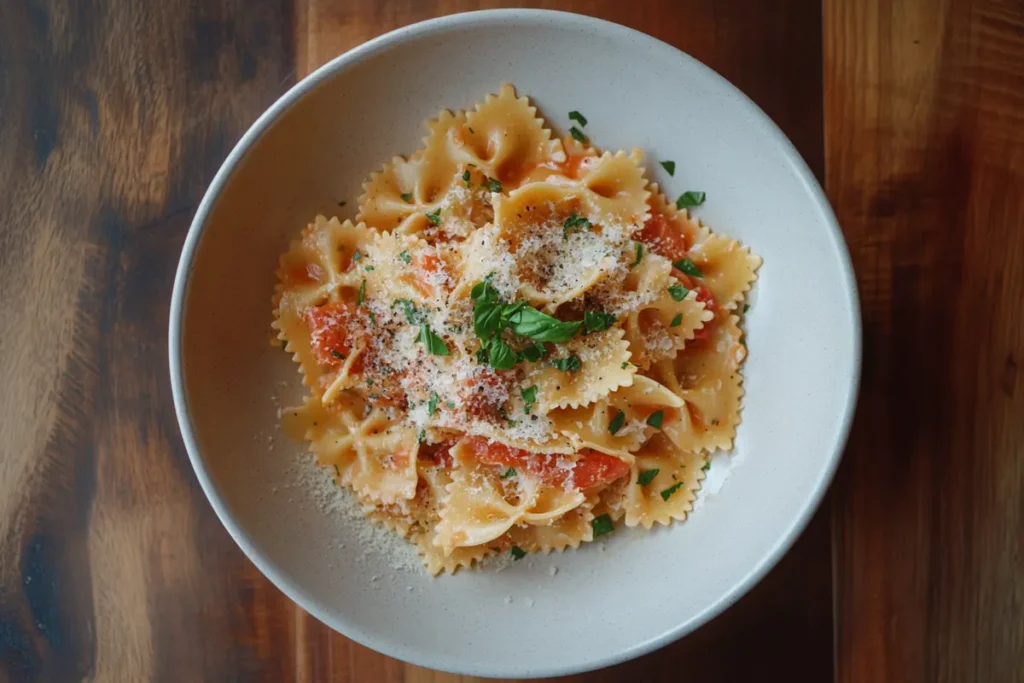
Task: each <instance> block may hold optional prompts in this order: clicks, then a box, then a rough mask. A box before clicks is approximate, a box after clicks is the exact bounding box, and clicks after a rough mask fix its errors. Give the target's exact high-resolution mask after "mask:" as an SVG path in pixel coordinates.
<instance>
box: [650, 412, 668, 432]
mask: <svg viewBox="0 0 1024 683" xmlns="http://www.w3.org/2000/svg"><path fill="white" fill-rule="evenodd" d="M664 421H665V411H664V410H656V411H654V412H653V413H651V416H650V417H648V418H647V424H649V425H651V426H652V427H654V428H655V429H661V423H662V422H664Z"/></svg>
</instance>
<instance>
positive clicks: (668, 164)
mask: <svg viewBox="0 0 1024 683" xmlns="http://www.w3.org/2000/svg"><path fill="white" fill-rule="evenodd" d="M661 167H662V168H663V169H665V171H666V172H668V174H669V175H670V176H674V175H675V174H676V162H674V161H663V162H661Z"/></svg>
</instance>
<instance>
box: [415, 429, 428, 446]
mask: <svg viewBox="0 0 1024 683" xmlns="http://www.w3.org/2000/svg"><path fill="white" fill-rule="evenodd" d="M416 440H417V441H419V442H420V443H426V442H427V430H425V429H421V430H420V431H419V433H418V434H417V435H416Z"/></svg>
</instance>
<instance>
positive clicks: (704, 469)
mask: <svg viewBox="0 0 1024 683" xmlns="http://www.w3.org/2000/svg"><path fill="white" fill-rule="evenodd" d="M710 469H711V461H710V460H708V461H707V462H706V463H704V466H703V467H701V468H700V471H701V472H707V471H708V470H710Z"/></svg>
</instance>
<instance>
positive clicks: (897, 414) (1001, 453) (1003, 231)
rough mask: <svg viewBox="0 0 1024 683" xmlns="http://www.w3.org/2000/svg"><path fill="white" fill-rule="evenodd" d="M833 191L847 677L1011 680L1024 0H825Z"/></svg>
mask: <svg viewBox="0 0 1024 683" xmlns="http://www.w3.org/2000/svg"><path fill="white" fill-rule="evenodd" d="M824 20H825V21H824V25H825V92H826V109H825V112H826V141H827V145H826V168H827V189H828V193H829V196H830V197H831V199H832V202H833V204H834V206H835V208H836V210H837V212H838V215H839V218H840V221H841V222H842V224H843V228H844V230H845V232H846V235H847V239H848V241H849V243H850V246H851V250H852V253H853V258H854V262H855V266H856V270H857V273H858V279H859V282H860V287H861V295H862V304H863V311H864V324H865V349H864V350H865V359H864V361H865V362H864V376H863V385H862V396H861V402H860V407H859V411H858V415H857V418H856V423H855V426H854V430H853V433H854V437H853V439H852V443H851V448H850V449H849V453H848V455H847V458H846V461H845V463H844V466H843V469H842V472H841V475H840V479H839V482H838V484H837V487H836V490H835V496H834V502H835V513H836V514H835V543H836V561H835V567H836V590H837V595H836V598H837V611H838V614H837V623H838V625H839V628H838V633H837V652H838V656H837V668H838V671H839V674H840V675H839V680H841V681H845V682H849V683H859V682H863V683H873V682H875V681H908V682H915V681H922V682H924V681H928V682H934V681H948V682H950V683H952V682H958V681H1005V682H1010V681H1020V680H1024V592H1022V586H1024V561H1022V557H1024V504H1022V502H1021V501H1022V500H1024V419H1022V418H1024V387H1022V386H1021V379H1022V378H1021V377H1020V370H1019V366H1020V364H1021V359H1022V358H1024V331H1022V330H1024V192H1022V188H1024V5H1022V4H1021V3H1019V2H998V1H995V0H993V1H977V2H959V1H954V2H946V3H932V2H927V1H926V0H901V1H899V2H894V3H890V2H880V1H878V0H866V1H864V2H856V3H853V2H843V1H842V0H829V1H828V2H826V3H825V12H824Z"/></svg>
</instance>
